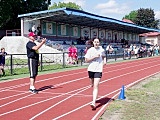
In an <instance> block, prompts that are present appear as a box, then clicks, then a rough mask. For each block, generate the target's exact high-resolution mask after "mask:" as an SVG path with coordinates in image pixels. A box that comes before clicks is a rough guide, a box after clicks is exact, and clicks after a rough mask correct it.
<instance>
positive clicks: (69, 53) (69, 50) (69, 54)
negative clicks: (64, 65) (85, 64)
mask: <svg viewBox="0 0 160 120" xmlns="http://www.w3.org/2000/svg"><path fill="white" fill-rule="evenodd" d="M72 48H73V47H72V45H70V46H69V48H68V61H69V64H71V63H72V61H73V56H72Z"/></svg>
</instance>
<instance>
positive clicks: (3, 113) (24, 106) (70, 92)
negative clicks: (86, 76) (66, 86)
mask: <svg viewBox="0 0 160 120" xmlns="http://www.w3.org/2000/svg"><path fill="white" fill-rule="evenodd" d="M86 87H90V85H88V86H86ZM86 87H83V88H80V89H76V90H73V91H70V92H67V93H63V94H61V95H58V96H54V97H51V98H49V99H45V100H42V101H39V102H36V103H33V104H30V105H27V106H24V107H20V108H18V109H14V110H11V111H8V112H5V113H2V114H0V116H4V115H7V114H9V113H13V112H16V111H19V110H22V109H25V108H28V107H32V106H34V105H37V104H40V103H44V102H47V101H49V100H52V99H54V98H58V97H61V96H64V95H68V94H70V93H73V92H76V91H79V90H83V89H85V88H86Z"/></svg>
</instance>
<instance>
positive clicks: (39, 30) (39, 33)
mask: <svg viewBox="0 0 160 120" xmlns="http://www.w3.org/2000/svg"><path fill="white" fill-rule="evenodd" d="M40 36H41V26H40V25H38V27H37V37H38V40H39V39H40Z"/></svg>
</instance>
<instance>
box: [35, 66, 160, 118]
mask: <svg viewBox="0 0 160 120" xmlns="http://www.w3.org/2000/svg"><path fill="white" fill-rule="evenodd" d="M155 66H158V65H155ZM155 66H152V67H155ZM152 67H148V68H152ZM148 68H144V69H140V70H137V71H133V72H130V73H127V74H123V75H120V76H116V77H113V78H111V79H115V78H118V77H121V76H125V75H128V74H132V73H135V72H139V71H142V70H145V69H148ZM111 79H108V80H105V81H102V82H100V84H102V83H104V82H106V81H109V80H111ZM62 101H63V102H64V100H62ZM60 102H61V101H60ZM53 107H54V105H53V106H51V107H49V109H46V110H44V111H42V112H40V113H39V114H37V115H35V116H36V117H38V116H39V115H41V114H43V113H44V112H46V111H48V110H50V109H51V108H53ZM35 116H34V117H33V118H36V117H35Z"/></svg>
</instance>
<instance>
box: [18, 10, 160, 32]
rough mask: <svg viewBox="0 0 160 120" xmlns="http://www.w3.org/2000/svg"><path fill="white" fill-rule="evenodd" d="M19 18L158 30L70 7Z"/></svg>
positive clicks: (114, 28) (148, 30)
mask: <svg viewBox="0 0 160 120" xmlns="http://www.w3.org/2000/svg"><path fill="white" fill-rule="evenodd" d="M18 17H19V18H29V19H39V18H40V19H41V18H42V19H45V20H49V21H55V22H60V23H66V24H74V25H80V26H88V27H95V28H104V29H112V30H119V31H128V32H133V33H138V34H141V33H146V32H160V30H159V29H153V28H146V27H142V26H137V25H135V24H132V23H127V22H123V21H121V20H116V19H113V18H109V17H104V16H99V15H95V14H92V13H88V12H85V11H82V10H75V9H71V8H59V9H53V10H45V11H39V12H33V13H27V14H22V15H18Z"/></svg>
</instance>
